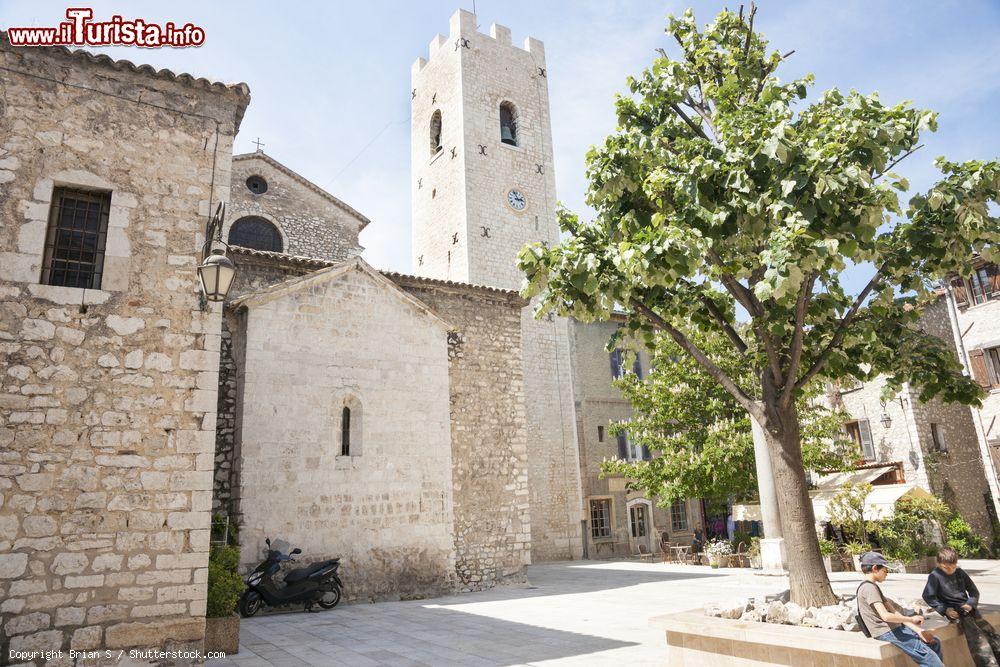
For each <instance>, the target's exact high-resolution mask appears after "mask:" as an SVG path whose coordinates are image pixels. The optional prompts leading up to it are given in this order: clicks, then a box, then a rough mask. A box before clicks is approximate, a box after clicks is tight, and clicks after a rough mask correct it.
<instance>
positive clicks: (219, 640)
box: [205, 544, 244, 655]
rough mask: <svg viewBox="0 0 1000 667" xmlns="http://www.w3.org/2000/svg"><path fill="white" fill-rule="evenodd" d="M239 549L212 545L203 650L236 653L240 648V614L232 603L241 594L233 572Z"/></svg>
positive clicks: (239, 582)
mask: <svg viewBox="0 0 1000 667" xmlns="http://www.w3.org/2000/svg"><path fill="white" fill-rule="evenodd" d="M239 563H240V550H239V549H238V548H236V547H234V546H229V545H224V544H223V545H216V546H213V547H212V550H211V552H210V553H209V556H208V604H207V605H206V607H205V651H206V652H208V651H222V652H224V653H226V654H227V655H228V654H231V653H237V652H238V651H239V648H240V617H239V615H238V614H237V613H236V603H237V601H238V600H239V597H240V594H241V593H243V588H244V586H243V579H242V577H240V575H239V574H238V572H237V568H238V567H239Z"/></svg>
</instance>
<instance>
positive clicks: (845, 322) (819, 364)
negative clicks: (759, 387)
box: [795, 264, 885, 389]
mask: <svg viewBox="0 0 1000 667" xmlns="http://www.w3.org/2000/svg"><path fill="white" fill-rule="evenodd" d="M883 270H885V265H884V264H883V265H882V266H880V267H879V269H878V271H876V272H875V275H874V276H872V279H871V280H869V281H868V284H867V285H865V288H864V289H863V290H861V293H860V294H858V296H857V298H856V299H855V300H854V303H853V304H851V307H850V308H849V309H848V310H847V313H846V314H845V315H844V317H843V319H841V320H840V324H838V325H837V330H836V331H835V332H834V333H833V338H831V339H830V342H829V343H827V345H826V347H825V348H823V351H822V352H820V354H819V356H818V357H816V361H814V362H813V363H812V365H811V366H810V367H809V370H807V371H806V372H805V374H803V375H802V377H801V378H800V379H799V380H798V382H796V383H795V389H801V388H802V387H804V386H806V384H808V383H809V380H811V379H812V378H813V376H814V375H816V374H817V373H819V372H820V371H821V370H823V366H825V365H826V360H827V359H828V358H829V357H830V353H831V352H833V349H834V348H835V347H837V346H838V345H840V343H841V341H843V340H844V336H845V335H847V329H848V327H850V326H851V323H852V322H854V319H855V317H856V316H857V313H858V309H859V308H861V305H862V304H863V303H864V300H865V299H867V298H868V295H869V294H871V291H872V290H873V289H875V287H876V286H877V285H878V284H879V283H880V282H882V278H883V277H884V275H883V273H882V271H883Z"/></svg>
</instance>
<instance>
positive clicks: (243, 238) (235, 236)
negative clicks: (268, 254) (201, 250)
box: [229, 215, 284, 252]
mask: <svg viewBox="0 0 1000 667" xmlns="http://www.w3.org/2000/svg"><path fill="white" fill-rule="evenodd" d="M229 244H230V245H238V246H241V247H243V248H253V249H254V250H270V251H272V252H284V243H282V241H281V232H279V231H278V228H277V227H275V226H274V225H272V224H271V223H270V222H268V221H267V220H265V219H264V218H259V217H257V216H254V215H248V216H246V217H245V218H240V219H239V220H237V221H236V222H234V223H233V226H232V227H230V229H229Z"/></svg>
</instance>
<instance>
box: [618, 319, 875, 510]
mask: <svg viewBox="0 0 1000 667" xmlns="http://www.w3.org/2000/svg"><path fill="white" fill-rule="evenodd" d="M692 340H693V341H694V342H695V343H696V344H697V345H698V347H699V349H701V350H702V351H703V352H705V354H706V355H708V357H709V358H710V359H712V360H713V362H715V363H716V364H717V365H718V366H719V367H720V368H723V369H724V370H725V371H726V373H727V374H728V375H729V377H731V378H733V380H734V381H735V382H737V383H738V384H739V385H740V386H741V387H744V388H746V391H752V388H753V386H754V383H755V381H756V375H755V372H754V368H753V365H752V363H751V361H750V358H749V357H747V356H746V355H743V354H739V353H737V352H736V351H735V350H733V348H732V346H731V345H730V344H729V342H728V341H727V340H726V339H725V338H723V337H721V336H719V335H717V334H714V333H710V332H695V333H694V334H693V336H692ZM652 359H653V361H652V368H651V369H650V372H649V374H648V376H647V377H646V378H645V379H640V378H639V377H638V376H636V375H635V374H632V373H627V374H625V375H624V376H623V377H622V378H621V379H619V380H616V381H615V382H614V385H615V386H616V387H618V388H619V389H620V390H621V392H622V395H623V396H624V397H625V399H626V400H627V401H628V402H629V404H630V405H631V406H632V417H631V419H629V420H627V421H624V422H621V423H616V424H612V426H611V432H612V433H614V434H618V433H622V432H624V433H627V434H628V436H629V439H630V440H631V441H633V442H635V443H636V444H638V445H641V446H643V447H647V448H648V449H649V451H651V452H657V453H658V455H657V456H656V457H654V458H653V459H652V460H650V461H622V460H618V459H615V460H608V461H605V462H604V463H603V464H602V471H603V472H604V473H605V474H620V475H624V476H625V477H627V478H628V479H629V484H630V485H631V486H633V487H635V488H639V489H642V490H643V492H644V493H645V494H646V496H647V497H648V498H658V500H659V502H660V503H661V504H663V505H664V506H667V505H670V504H671V503H673V502H674V501H677V500H683V499H685V498H714V499H729V498H737V499H740V500H745V499H748V498H751V497H752V496H753V495H754V494H755V493H756V491H757V469H756V466H755V465H754V450H753V436H752V434H751V427H750V416H749V415H748V414H747V412H746V410H744V409H743V408H742V407H741V406H740V404H739V403H738V402H737V401H736V399H735V398H734V397H733V395H732V394H730V393H729V392H728V391H726V390H725V389H723V388H722V386H721V385H720V384H719V383H718V382H716V381H715V379H714V378H713V377H712V376H711V375H709V374H708V372H706V371H705V369H704V368H703V367H702V366H701V365H700V364H699V363H698V362H697V361H695V360H694V358H692V357H691V356H690V355H686V354H684V351H683V350H682V349H681V348H680V347H679V346H678V345H677V343H675V342H674V340H673V339H672V338H670V337H669V336H666V335H663V334H658V335H657V336H656V337H655V347H654V350H653V354H652ZM816 386H818V385H816ZM814 394H815V391H810V392H807V393H803V394H802V396H800V397H799V399H798V409H799V415H800V419H801V424H802V457H803V465H804V466H805V468H806V469H807V470H813V471H818V470H842V469H845V468H846V467H848V466H850V464H851V463H852V462H854V461H855V460H856V459H858V457H859V456H860V452H858V451H857V447H856V446H855V444H854V442H853V441H852V440H850V439H849V438H848V437H847V436H846V434H845V433H844V430H843V423H844V422H845V421H847V419H848V417H847V416H846V414H845V413H843V412H840V411H835V410H830V409H827V408H826V407H824V406H823V405H822V404H821V402H819V401H818V400H816V399H817V398H818V397H817V396H815V395H814Z"/></svg>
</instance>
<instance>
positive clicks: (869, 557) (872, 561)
mask: <svg viewBox="0 0 1000 667" xmlns="http://www.w3.org/2000/svg"><path fill="white" fill-rule="evenodd" d="M861 564H862V565H881V566H882V567H889V561H887V560H886V559H885V556H883V555H882V554H880V553H878V552H877V551H869V552H868V553H864V554H861Z"/></svg>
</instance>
